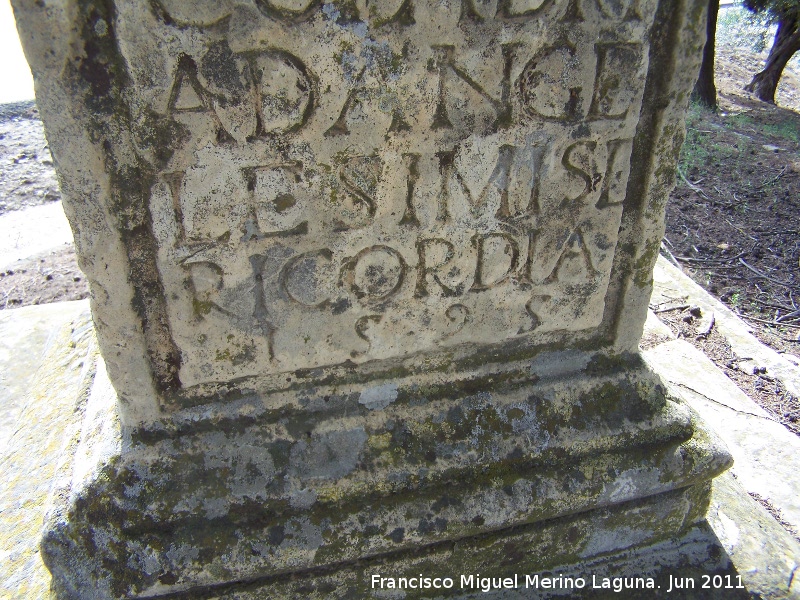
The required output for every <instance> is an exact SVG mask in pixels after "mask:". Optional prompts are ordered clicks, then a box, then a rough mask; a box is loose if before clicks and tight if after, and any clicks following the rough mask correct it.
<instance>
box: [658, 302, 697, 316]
mask: <svg viewBox="0 0 800 600" xmlns="http://www.w3.org/2000/svg"><path fill="white" fill-rule="evenodd" d="M687 308H689V305H688V304H680V305H678V306H668V307H667V308H658V309H654V310H653V312H654V313H655V314H660V313H665V312H671V311H673V310H686V309H687Z"/></svg>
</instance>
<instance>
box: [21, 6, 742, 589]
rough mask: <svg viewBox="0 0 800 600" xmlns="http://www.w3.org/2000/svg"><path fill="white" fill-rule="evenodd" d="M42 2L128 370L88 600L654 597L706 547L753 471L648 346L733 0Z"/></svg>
mask: <svg viewBox="0 0 800 600" xmlns="http://www.w3.org/2000/svg"><path fill="white" fill-rule="evenodd" d="M12 4H13V5H14V9H15V12H16V15H17V19H18V23H19V28H20V32H21V35H22V38H23V42H24V45H25V48H26V53H27V55H28V59H29V61H30V62H31V66H32V70H33V72H34V76H35V78H36V82H37V101H38V104H39V108H40V112H41V114H42V117H43V119H44V121H45V126H46V129H47V134H48V140H49V143H50V146H51V149H52V152H53V155H54V157H55V160H56V161H57V164H58V171H59V177H60V181H61V185H62V189H63V192H64V196H65V208H66V210H67V212H68V216H69V217H70V220H71V223H72V226H73V229H74V231H75V237H76V244H77V246H78V253H79V256H80V261H81V266H82V268H83V269H84V271H85V272H86V274H87V276H88V278H89V280H90V283H91V288H92V293H93V300H92V309H93V316H94V320H95V324H96V327H97V332H98V339H99V343H100V347H101V351H102V354H103V358H104V360H105V365H106V367H107V372H108V381H106V380H105V379H103V378H102V376H98V378H97V379H96V380H95V392H94V393H93V395H92V400H91V403H90V404H91V405H90V407H89V409H87V415H88V416H87V420H86V423H85V424H84V435H83V439H82V441H81V444H80V445H79V447H78V448H77V449H76V450H75V453H74V454H73V455H71V456H69V457H65V461H66V463H67V464H69V465H71V466H69V467H68V468H67V472H69V473H71V475H70V477H68V478H67V480H68V483H65V484H64V485H63V486H62V487H61V488H59V490H58V491H57V493H56V494H55V495H54V505H53V509H52V511H51V516H50V519H49V524H48V529H47V532H46V534H45V538H44V542H43V545H42V551H43V555H44V556H45V559H46V562H47V564H48V566H49V568H50V569H51V571H52V572H53V576H54V582H55V589H56V591H57V593H58V595H60V596H61V597H65V598H123V597H155V596H162V595H167V596H169V597H193V598H194V597H215V596H220V597H229V598H238V597H286V596H291V595H308V596H310V597H320V598H322V597H337V596H338V597H353V596H358V597H361V596H363V595H365V594H369V593H383V592H380V591H379V590H375V589H374V587H372V586H373V584H372V576H373V574H374V573H375V572H377V571H375V570H374V568H377V567H380V570H381V572H382V573H388V572H389V571H391V572H392V573H393V574H394V575H397V576H401V575H402V576H416V575H419V573H420V572H421V573H423V574H422V575H420V576H421V577H427V576H430V577H436V576H437V573H444V572H445V571H447V573H448V574H449V573H453V574H454V576H455V574H456V573H458V574H459V575H460V574H461V573H464V574H469V573H473V572H476V573H477V570H478V569H480V571H481V572H482V573H484V574H495V575H505V574H508V573H522V572H523V571H524V572H536V571H545V570H547V569H554V568H561V569H564V570H567V571H569V570H570V569H571V570H572V572H578V571H577V570H579V569H580V568H582V567H587V565H595V566H597V568H598V569H600V568H601V567H600V566H598V565H605V567H603V568H606V569H607V570H610V571H616V572H620V573H623V572H630V573H634V572H635V570H636V569H637V568H644V567H643V566H642V562H641V560H639V561H638V562H637V560H638V559H637V560H633V559H631V560H628V561H627V562H626V561H625V560H623V558H621V557H622V556H623V555H624V554H625V553H626V552H630V551H631V549H640V550H642V552H643V554H642V553H640V554H637V556H645V555H647V552H646V551H645V550H644V549H646V548H652V547H654V545H657V544H662V545H663V544H666V545H669V544H670V543H672V544H673V547H675V548H677V547H679V546H680V544H681V543H682V542H677V541H674V540H679V539H683V540H686V539H689V538H687V536H689V537H691V535H692V532H693V531H695V530H696V524H697V523H699V522H701V521H702V518H703V515H704V511H705V507H706V504H707V501H708V490H709V489H710V485H709V484H710V479H711V478H712V477H714V476H715V475H716V474H718V473H720V472H721V471H722V470H724V469H725V468H726V466H727V465H728V463H729V458H728V456H727V454H726V453H725V452H724V451H723V450H721V449H720V447H719V444H717V443H716V442H715V441H714V440H712V439H711V438H710V437H709V436H708V435H707V434H706V433H705V431H704V429H703V427H702V426H701V425H700V424H699V423H698V422H697V421H696V420H695V419H694V418H693V417H692V415H691V414H690V413H689V411H688V410H687V409H686V407H685V406H683V405H681V404H680V403H677V402H675V401H673V400H672V399H671V398H670V397H669V396H668V395H667V394H666V392H665V391H664V388H663V386H662V385H661V384H660V382H659V381H658V379H657V378H655V377H654V376H653V375H652V374H651V373H650V372H649V371H648V370H647V368H645V367H644V366H643V365H642V364H641V362H640V359H639V358H638V356H637V355H636V345H637V342H638V340H639V338H640V336H641V331H642V326H643V323H644V320H645V315H646V308H647V300H648V297H649V294H650V289H651V285H650V284H651V273H652V268H653V264H654V262H655V258H656V256H657V253H658V248H659V243H660V238H661V235H662V233H663V209H664V203H665V201H666V198H667V194H668V191H669V189H670V187H671V186H672V185H673V180H674V171H675V161H676V157H677V153H678V151H679V149H680V145H681V142H682V139H683V126H682V118H683V113H684V111H685V107H686V103H687V99H688V91H689V90H690V89H691V86H692V84H693V82H694V81H693V80H694V76H695V73H696V70H697V66H698V60H699V56H700V50H701V48H702V44H703V39H702V37H703V31H704V18H703V8H704V6H705V2H701V1H699V0H697V1H695V0H691V1H689V0H687V1H684V2H677V3H676V2H666V1H665V0H664V1H661V2H658V1H656V0H626V1H621V2H606V1H605V0H544V1H541V0H491V1H489V2H484V1H474V0H462V1H460V2H458V1H439V0H391V1H389V0H387V1H386V2H380V3H377V2H367V1H366V0H347V1H330V2H323V1H322V0H311V1H309V0H227V1H225V2H219V1H216V0H215V1H211V0H205V1H203V0H196V1H192V2H184V1H180V2H179V1H176V0H151V1H147V0H131V1H126V2H94V1H92V0H81V1H78V0H45V1H44V2H33V1H32V0H14V1H13V2H12ZM104 372H105V371H104V370H103V369H100V370H99V371H98V373H100V374H101V375H102V373H104ZM670 540H673V542H670ZM587 568H588V567H587ZM626 569H627V571H626ZM442 576H444V575H442ZM415 593H417V592H415ZM419 593H423V592H419ZM465 593H469V590H463V589H462V590H456V589H445V590H441V589H438V590H437V589H430V590H425V591H424V594H428V595H432V596H436V595H452V594H465ZM170 594H173V595H172V596H170ZM174 594H177V596H175V595H174ZM181 594H183V596H182V595H181ZM248 594H250V596H248ZM253 594H255V595H254V596H253ZM348 594H349V596H348Z"/></svg>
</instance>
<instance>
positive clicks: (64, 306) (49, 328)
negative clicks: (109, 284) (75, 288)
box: [0, 300, 89, 454]
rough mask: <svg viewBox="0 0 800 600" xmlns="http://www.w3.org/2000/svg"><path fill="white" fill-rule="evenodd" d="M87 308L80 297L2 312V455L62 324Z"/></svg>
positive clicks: (0, 330)
mask: <svg viewBox="0 0 800 600" xmlns="http://www.w3.org/2000/svg"><path fill="white" fill-rule="evenodd" d="M88 310H89V301H88V300H78V301H76V302H57V303H54V304H43V305H41V306H26V307H23V308H17V309H13V310H4V311H0V364H1V365H2V369H0V454H2V452H3V450H4V449H5V447H6V445H7V443H8V441H9V439H10V438H11V436H12V434H13V433H14V427H15V425H16V423H17V418H18V416H19V412H20V410H22V408H23V400H24V398H25V394H26V392H27V391H28V390H29V389H30V387H31V385H32V384H33V383H34V376H35V375H36V372H37V371H38V370H39V367H40V366H41V364H42V359H43V357H44V356H45V354H46V353H47V351H48V350H49V349H50V348H51V347H52V345H53V344H54V343H55V341H56V340H57V339H58V333H59V332H60V330H61V329H62V327H63V326H64V325H65V324H67V323H70V322H71V321H72V320H74V319H75V318H76V317H77V316H78V315H80V314H81V313H85V312H87V311H88Z"/></svg>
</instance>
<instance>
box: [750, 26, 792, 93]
mask: <svg viewBox="0 0 800 600" xmlns="http://www.w3.org/2000/svg"><path fill="white" fill-rule="evenodd" d="M798 50H800V22H798V19H797V17H789V18H785V19H781V20H780V21H779V22H778V31H777V33H776V34H775V41H774V42H773V44H772V48H771V49H770V51H769V56H768V57H767V62H766V64H765V65H764V70H763V71H761V72H760V73H756V75H755V76H754V77H753V80H752V81H751V82H750V83H749V84H747V85H746V86H745V88H744V89H746V90H747V91H748V92H753V93H755V95H756V97H757V98H758V99H759V100H763V101H764V102H769V103H770V104H775V91H776V90H777V89H778V82H779V81H780V79H781V75H782V74H783V69H784V67H785V66H786V63H788V62H789V60H790V59H791V58H792V56H794V53H795V52H797V51H798Z"/></svg>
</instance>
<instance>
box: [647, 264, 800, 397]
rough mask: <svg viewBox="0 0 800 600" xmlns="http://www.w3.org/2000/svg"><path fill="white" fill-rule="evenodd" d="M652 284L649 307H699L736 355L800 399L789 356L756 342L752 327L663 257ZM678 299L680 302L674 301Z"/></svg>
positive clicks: (799, 372) (798, 377)
mask: <svg viewBox="0 0 800 600" xmlns="http://www.w3.org/2000/svg"><path fill="white" fill-rule="evenodd" d="M653 282H654V287H653V295H652V297H651V299H650V305H651V306H653V305H657V304H668V303H672V304H681V303H686V304H693V305H697V306H699V307H700V308H701V310H702V311H703V315H704V318H706V319H707V318H710V317H709V315H711V314H713V315H714V321H715V324H714V327H715V328H716V330H717V331H718V332H719V333H721V334H722V335H723V336H725V338H726V339H727V340H728V343H729V344H730V345H731V348H732V350H733V351H734V352H735V353H736V355H737V356H739V357H741V358H749V359H751V360H750V362H751V363H752V366H754V367H756V366H757V367H766V368H767V373H769V375H770V376H772V377H775V378H776V379H778V380H779V381H780V382H781V383H782V384H783V386H784V387H785V388H786V389H787V390H788V391H789V392H790V393H791V394H792V395H794V396H795V397H798V398H800V367H798V365H797V364H795V363H794V362H793V361H792V360H790V358H789V357H787V356H784V355H782V354H779V353H778V352H776V351H775V350H773V349H772V348H770V347H768V346H765V345H764V344H762V343H761V342H760V341H758V339H757V338H756V337H755V336H754V335H753V333H752V327H750V326H749V325H748V324H747V323H745V322H744V321H742V319H740V318H739V317H738V316H737V315H736V314H735V313H734V312H733V311H732V310H730V309H729V308H728V307H727V306H725V305H724V304H723V303H722V302H720V301H719V300H717V299H716V298H714V297H713V296H711V295H710V294H709V293H708V292H706V291H705V290H704V289H703V288H702V287H700V286H699V285H697V284H696V283H695V282H694V281H692V279H691V278H690V277H688V276H687V275H686V274H684V273H683V272H682V271H681V270H680V269H678V268H677V267H675V266H674V265H672V264H670V263H669V261H668V260H667V259H665V258H664V257H663V256H660V257H659V258H658V262H657V263H656V268H655V271H654V273H653ZM682 298H683V299H684V300H683V301H681V302H678V300H680V299H682ZM700 326H702V325H700ZM742 366H745V363H742Z"/></svg>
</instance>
